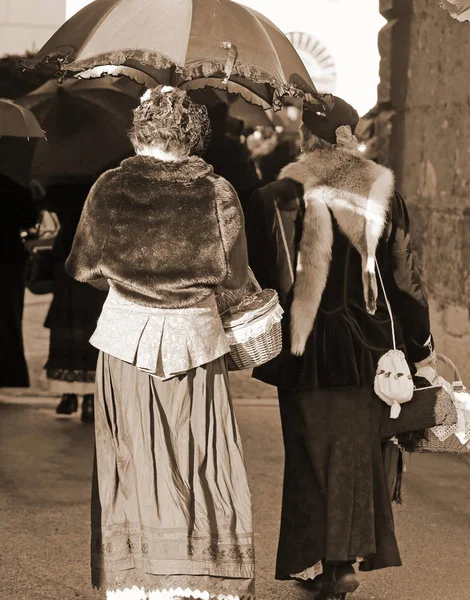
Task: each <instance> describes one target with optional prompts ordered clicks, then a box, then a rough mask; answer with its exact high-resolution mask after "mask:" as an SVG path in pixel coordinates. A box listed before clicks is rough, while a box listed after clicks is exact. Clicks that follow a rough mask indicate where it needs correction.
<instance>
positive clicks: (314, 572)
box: [291, 557, 364, 581]
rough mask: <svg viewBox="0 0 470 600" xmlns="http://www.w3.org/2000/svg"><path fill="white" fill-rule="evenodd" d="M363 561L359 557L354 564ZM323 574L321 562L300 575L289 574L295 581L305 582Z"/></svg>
mask: <svg viewBox="0 0 470 600" xmlns="http://www.w3.org/2000/svg"><path fill="white" fill-rule="evenodd" d="M363 560H364V559H363V558H361V557H357V558H356V562H362V561H363ZM322 573H323V565H322V562H321V560H319V561H318V562H317V563H316V564H314V565H313V566H311V567H309V568H308V569H304V570H303V571H301V572H300V573H293V574H292V573H291V577H295V578H296V579H303V580H304V581H307V579H315V577H318V575H321V574H322Z"/></svg>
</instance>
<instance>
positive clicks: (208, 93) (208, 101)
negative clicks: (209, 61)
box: [189, 88, 272, 127]
mask: <svg viewBox="0 0 470 600" xmlns="http://www.w3.org/2000/svg"><path fill="white" fill-rule="evenodd" d="M189 96H190V98H191V100H193V101H194V102H196V103H197V104H205V105H206V106H207V108H208V109H211V108H212V107H213V106H215V105H217V104H220V103H222V102H223V103H224V104H227V105H228V107H229V114H230V116H231V117H234V118H235V119H240V120H241V121H243V123H244V125H245V127H257V126H263V127H271V126H272V123H271V113H272V111H271V110H269V111H266V110H263V109H262V108H261V107H260V106H257V105H255V104H251V103H250V102H247V101H246V100H244V99H243V98H242V97H241V96H239V95H238V94H226V93H225V92H222V91H220V90H217V89H214V88H204V89H201V90H190V92H189Z"/></svg>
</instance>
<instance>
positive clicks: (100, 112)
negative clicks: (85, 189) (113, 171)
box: [0, 78, 142, 183]
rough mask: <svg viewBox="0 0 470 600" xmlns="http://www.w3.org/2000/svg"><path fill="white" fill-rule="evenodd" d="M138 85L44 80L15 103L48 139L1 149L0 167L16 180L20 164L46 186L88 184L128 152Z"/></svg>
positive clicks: (109, 80) (108, 80)
mask: <svg viewBox="0 0 470 600" xmlns="http://www.w3.org/2000/svg"><path fill="white" fill-rule="evenodd" d="M141 91H142V88H141V86H139V85H137V84H135V83H134V82H132V81H130V80H127V81H124V82H122V81H119V80H116V79H114V78H106V79H104V78H103V79H95V80H92V81H80V80H71V81H68V82H66V83H65V84H63V85H59V84H58V83H57V82H56V81H55V80H51V81H48V82H47V83H45V84H44V85H42V86H41V87H39V88H38V89H37V90H35V91H34V92H31V93H30V94H28V95H26V96H23V97H22V98H20V99H19V100H18V102H19V103H21V104H22V106H25V107H26V108H29V109H30V110H31V111H32V112H33V113H34V114H35V115H36V117H37V118H38V120H39V122H40V123H41V124H42V126H43V127H44V128H45V129H46V131H47V133H48V136H47V141H45V140H39V141H37V142H36V143H34V144H30V145H29V146H30V148H28V149H26V150H23V151H22V152H21V153H12V152H11V151H10V154H13V155H12V156H11V158H9V157H8V156H7V155H8V154H9V151H8V148H9V147H10V148H12V146H11V145H5V144H1V145H0V169H1V170H2V171H3V172H6V171H7V172H8V171H11V172H12V174H13V175H14V176H15V175H16V179H18V167H16V172H15V167H14V165H10V166H9V163H11V162H12V161H13V162H16V163H17V164H21V165H23V169H26V170H27V175H28V177H29V178H34V179H39V180H40V181H43V182H46V183H52V182H61V181H70V180H75V181H90V180H94V179H95V178H96V177H97V176H98V175H99V174H100V173H101V172H102V171H104V170H106V169H107V168H110V167H112V166H115V165H116V164H117V163H118V162H119V161H120V160H121V159H122V158H124V157H125V156H128V155H129V154H131V153H132V151H133V150H132V146H131V144H130V141H129V139H128V136H127V129H128V128H129V126H130V124H131V120H132V109H133V108H135V107H136V106H137V104H138V102H139V96H140V93H141ZM22 178H24V175H23V176H22Z"/></svg>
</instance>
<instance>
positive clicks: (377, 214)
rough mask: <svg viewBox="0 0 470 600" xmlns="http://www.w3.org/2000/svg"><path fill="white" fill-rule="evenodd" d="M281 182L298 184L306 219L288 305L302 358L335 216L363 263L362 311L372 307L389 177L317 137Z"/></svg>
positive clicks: (377, 167)
mask: <svg viewBox="0 0 470 600" xmlns="http://www.w3.org/2000/svg"><path fill="white" fill-rule="evenodd" d="M279 177H280V178H289V179H293V180H294V181H297V182H299V183H301V184H302V185H303V188H304V203H305V215H304V221H303V229H302V238H301V241H300V245H299V252H298V258H297V267H296V277H295V286H294V296H293V302H292V307H291V340H292V341H291V344H292V346H291V350H292V353H293V354H296V355H301V354H303V352H304V350H305V344H306V342H307V339H308V336H309V335H310V332H311V331H312V329H313V325H314V322H315V318H316V315H317V312H318V308H319V306H320V302H321V298H322V294H323V291H324V289H325V286H326V282H327V278H328V273H329V269H330V262H331V253H332V246H333V223H332V215H333V216H334V218H335V220H336V222H337V224H338V227H339V229H340V230H341V231H342V232H343V233H344V234H345V235H346V237H347V238H348V240H349V242H350V243H351V244H352V246H353V247H354V248H355V249H356V250H357V251H358V252H359V254H360V255H361V259H362V282H363V289H364V301H365V305H366V308H367V311H368V312H369V313H370V314H374V313H375V311H376V308H377V294H378V288H377V279H376V271H375V253H376V249H377V245H378V242H379V239H380V237H381V235H382V233H383V231H384V228H385V224H386V221H387V215H388V212H389V210H390V206H391V199H392V196H393V192H394V176H393V173H392V172H391V171H390V170H389V169H387V168H385V167H382V166H380V165H378V164H376V163H374V162H372V161H370V160H367V159H365V158H363V157H361V156H358V155H357V154H354V153H352V152H350V151H348V150H344V149H342V148H340V147H338V146H333V145H331V144H329V143H328V142H324V141H323V140H320V139H317V140H316V141H314V142H311V143H310V147H309V150H308V151H307V152H305V153H304V154H303V155H301V157H300V158H299V159H298V160H297V161H296V162H294V163H291V164H290V165H287V167H285V168H284V169H283V170H282V171H281V173H280V176H279Z"/></svg>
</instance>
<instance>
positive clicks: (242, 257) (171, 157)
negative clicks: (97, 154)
mask: <svg viewBox="0 0 470 600" xmlns="http://www.w3.org/2000/svg"><path fill="white" fill-rule="evenodd" d="M209 133H210V123H209V119H208V116H207V110H206V109H205V107H203V106H201V105H197V104H195V103H193V102H192V101H191V100H190V99H189V98H188V96H187V95H186V93H185V92H183V91H182V90H179V89H177V88H172V87H170V86H165V87H162V86H158V87H156V88H154V89H152V90H148V91H147V92H146V93H145V94H144V96H143V97H142V99H141V103H140V106H139V107H138V108H137V109H135V111H134V122H133V126H132V128H131V131H130V139H131V141H132V143H133V145H134V147H135V150H136V153H137V155H136V156H133V157H131V158H128V159H126V160H124V161H123V162H122V163H121V166H120V167H118V168H116V169H112V170H110V171H108V172H106V173H104V174H103V175H102V176H101V177H100V178H99V179H98V181H97V182H96V183H95V185H94V186H93V188H92V190H91V192H90V194H89V196H88V199H87V201H86V204H85V207H84V210H83V213H82V217H81V220H80V224H79V227H78V230H77V234H76V236H75V239H74V242H73V246H72V251H71V253H70V256H69V258H68V259H67V263H66V269H67V271H68V273H69V274H70V275H71V276H72V277H74V278H75V279H77V280H78V281H80V282H83V283H87V284H92V285H95V286H97V287H99V288H106V287H108V286H109V294H108V298H107V300H106V302H105V304H104V306H103V310H102V313H101V316H100V318H99V321H98V326H97V329H96V331H95V333H94V334H93V337H92V338H91V342H92V344H93V345H94V346H95V347H96V348H99V350H100V354H99V358H98V364H97V388H96V390H97V396H96V399H95V440H96V462H95V469H94V474H93V492H92V558H91V562H92V582H93V586H95V587H98V588H104V589H106V591H107V597H108V599H109V600H111V599H112V598H126V599H135V600H142V599H145V598H156V597H158V598H162V599H177V598H178V599H179V598H182V597H191V598H204V599H206V598H218V599H219V600H224V599H226V600H241V599H244V600H250V599H254V553H253V528H252V513H251V498H250V492H249V488H248V481H247V475H246V470H245V465H244V460H243V451H242V446H241V441H240V435H239V432H238V427H237V423H236V418H235V414H234V411H233V407H232V402H231V397H230V390H229V380H228V374H227V366H226V362H225V358H224V355H225V354H226V353H227V352H228V350H229V346H228V342H227V339H226V336H225V333H224V330H223V327H222V321H221V318H220V316H219V313H218V310H217V304H216V299H215V293H216V290H219V289H224V288H228V289H238V288H241V287H243V285H245V283H246V281H247V278H248V260H247V251H246V238H245V231H244V223H243V212H242V208H241V206H240V202H239V200H238V198H237V194H236V193H235V190H234V189H233V187H232V186H231V185H230V184H229V183H228V182H227V181H226V180H225V179H223V178H222V177H219V176H217V175H214V172H213V169H212V167H211V166H209V165H208V164H207V163H206V162H204V160H202V158H200V157H199V156H197V155H196V154H201V153H202V152H203V149H204V144H205V142H206V140H207V138H208V135H209Z"/></svg>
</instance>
